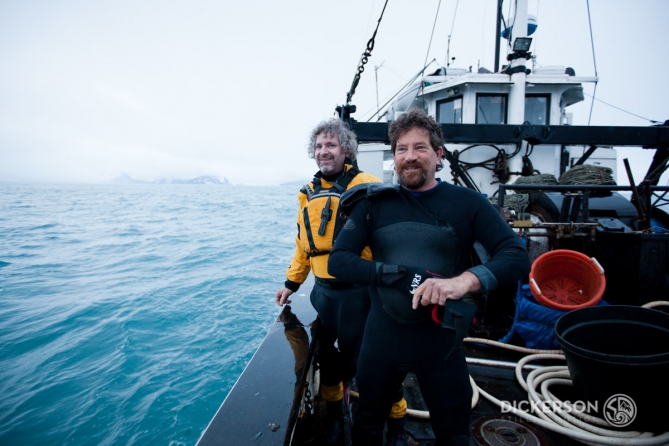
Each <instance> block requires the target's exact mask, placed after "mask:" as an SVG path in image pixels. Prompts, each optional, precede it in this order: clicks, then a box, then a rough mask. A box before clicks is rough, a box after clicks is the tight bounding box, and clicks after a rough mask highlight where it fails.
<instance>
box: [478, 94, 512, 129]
mask: <svg viewBox="0 0 669 446" xmlns="http://www.w3.org/2000/svg"><path fill="white" fill-rule="evenodd" d="M476 123H477V124H506V95H501V94H499V95H497V94H496V95H492V94H478V95H476Z"/></svg>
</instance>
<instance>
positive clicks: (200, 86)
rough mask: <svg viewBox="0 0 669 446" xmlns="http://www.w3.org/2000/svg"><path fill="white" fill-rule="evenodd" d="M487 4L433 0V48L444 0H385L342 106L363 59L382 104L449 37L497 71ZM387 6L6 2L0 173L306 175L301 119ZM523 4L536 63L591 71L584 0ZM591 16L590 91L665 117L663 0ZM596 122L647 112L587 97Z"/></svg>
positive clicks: (364, 102) (332, 101) (598, 4)
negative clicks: (531, 23)
mask: <svg viewBox="0 0 669 446" xmlns="http://www.w3.org/2000/svg"><path fill="white" fill-rule="evenodd" d="M495 3H496V0H462V1H459V2H458V1H457V0H442V2H441V8H440V10H439V15H438V20H437V29H436V31H435V34H434V38H433V41H432V46H431V49H430V52H429V54H427V50H428V44H429V41H430V34H431V31H432V25H433V23H434V19H435V14H436V12H437V6H438V4H439V0H429V1H428V0H390V1H389V4H388V7H387V9H386V12H385V16H384V18H383V21H382V22H381V26H380V29H379V32H378V35H377V38H376V45H375V47H374V50H373V53H372V54H373V55H372V58H371V59H370V61H369V63H368V65H367V69H366V70H365V72H364V73H363V75H362V80H361V82H360V85H359V86H358V90H357V93H356V95H355V96H354V100H353V103H355V104H356V105H357V106H358V113H357V114H356V115H354V117H357V118H358V119H361V118H362V117H363V116H364V115H365V112H367V111H369V110H373V109H375V108H376V82H375V76H374V74H375V69H374V67H375V66H379V65H381V64H382V63H383V66H382V67H381V68H380V69H379V70H378V73H377V74H378V91H379V96H380V99H381V102H383V98H385V97H388V96H389V95H391V94H392V93H394V92H395V90H396V89H397V88H399V87H400V86H401V85H402V84H404V83H405V82H406V81H407V80H408V79H410V78H411V77H412V76H413V75H414V74H415V73H416V72H417V71H419V70H420V69H421V67H422V66H423V62H424V61H425V60H426V59H427V60H431V59H433V58H436V59H437V61H438V62H439V64H442V65H443V64H444V62H445V59H446V51H447V42H448V35H449V34H450V35H451V49H450V55H451V56H452V57H455V58H456V59H455V63H454V65H453V66H455V67H462V68H469V66H472V67H473V70H476V69H477V68H478V66H484V67H487V68H488V69H491V70H492V68H493V66H494V62H493V58H494V38H495V37H494V33H495V23H494V19H495ZM383 4H384V0H338V1H331V0H330V1H321V0H299V1H298V0H294V1H277V0H257V1H246V2H241V1H230V0H228V1H220V0H219V1H171V0H160V1H157V0H156V1H153V0H147V1H140V0H135V1H128V0H109V1H83V0H81V1H74V0H73V1H60V0H48V1H47V0H45V1H31V0H0V181H67V182H98V181H103V180H105V179H109V178H112V177H114V176H117V175H119V174H121V173H126V174H128V175H130V176H131V177H133V178H138V179H143V180H151V179H156V178H161V177H166V178H190V177H194V176H198V175H216V176H219V177H227V178H228V179H229V180H230V181H231V182H233V183H244V184H279V183H283V182H287V181H294V180H305V179H308V178H310V177H311V175H312V174H313V172H314V171H315V170H316V166H315V163H314V162H313V160H311V159H309V158H307V156H306V151H305V144H306V138H307V135H308V132H309V130H310V129H311V128H312V127H313V126H314V125H315V124H316V123H317V122H318V121H320V120H321V119H325V118H328V117H331V116H332V115H333V111H334V107H335V106H336V105H337V104H341V103H343V102H344V101H345V98H346V92H347V91H348V89H349V87H350V84H351V80H352V78H353V75H354V73H355V69H356V66H357V64H358V61H359V58H360V54H361V53H362V51H363V50H364V48H365V46H366V43H367V40H368V39H369V37H370V36H371V34H372V32H373V30H374V27H375V25H376V21H377V19H378V17H379V14H380V12H381V9H382V7H383ZM456 5H457V14H456ZM529 9H530V14H533V15H536V16H537V20H538V24H539V27H538V30H537V32H536V33H535V35H534V36H533V37H534V43H533V48H532V51H533V52H534V53H535V54H536V55H537V57H538V59H537V62H538V64H539V65H540V66H549V65H564V66H571V67H573V68H574V69H575V70H576V74H577V75H579V76H593V75H594V74H595V68H594V64H593V57H592V50H591V44H590V31H589V27H588V10H587V3H586V0H540V1H537V0H529ZM508 10H509V0H506V1H505V4H504V11H505V15H506V14H508ZM590 13H591V18H592V29H593V33H594V45H595V56H596V62H597V71H598V74H599V77H600V82H599V86H598V87H597V98H599V99H601V100H602V101H605V102H608V103H610V104H613V105H615V106H617V107H619V108H622V109H624V110H627V111H629V112H632V113H634V114H637V115H640V116H641V117H643V118H647V119H653V120H657V121H664V120H665V119H669V101H668V98H669V83H668V82H667V81H666V76H667V72H668V70H667V68H668V64H669V62H668V61H667V60H668V58H667V50H666V43H667V42H669V27H667V26H666V19H667V17H669V2H667V1H666V0H636V1H631V0H626V1H622V0H591V1H590ZM507 18H508V17H507ZM451 30H452V32H451ZM433 68H435V67H434V66H433V67H431V69H433ZM592 88H593V87H592V86H586V92H587V93H592ZM590 106H591V99H590V98H589V97H587V96H586V101H585V102H583V103H581V104H578V105H576V106H573V107H571V110H572V111H573V113H574V124H587V121H588V114H589V112H590ZM368 115H369V114H367V116H368ZM591 124H592V125H633V126H645V125H649V124H650V123H649V122H648V121H647V120H644V119H641V118H637V117H634V116H631V115H629V114H626V113H623V112H621V111H618V110H616V109H614V108H611V107H609V106H607V105H604V104H602V103H600V102H595V105H594V111H593V116H592V122H591ZM645 152H647V151H645ZM635 153H636V154H635ZM651 155H652V154H650V153H639V152H638V151H637V152H629V153H628V152H625V154H624V156H630V157H632V156H633V157H635V158H638V160H641V159H647V158H648V157H649V156H651ZM644 167H645V166H644ZM643 173H645V171H644V169H641V171H639V172H638V173H637V172H635V176H642V175H643ZM620 179H621V178H620V175H619V180H620ZM620 182H621V183H622V182H623V181H620Z"/></svg>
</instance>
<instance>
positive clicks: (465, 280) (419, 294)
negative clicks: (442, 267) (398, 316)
mask: <svg viewBox="0 0 669 446" xmlns="http://www.w3.org/2000/svg"><path fill="white" fill-rule="evenodd" d="M480 288H481V282H479V279H478V278H477V277H476V276H475V275H474V274H472V273H470V272H467V271H465V272H464V273H462V274H460V275H459V276H458V277H453V278H452V279H427V280H426V281H425V282H423V283H421V284H420V286H419V287H418V288H416V291H414V293H413V301H412V302H411V306H412V308H413V309H414V310H415V309H416V308H418V304H419V303H420V304H421V305H423V306H427V305H431V304H436V305H445V304H446V300H448V299H453V300H458V299H460V298H461V297H462V296H464V295H465V294H467V293H475V292H477V291H478V290H479V289H480Z"/></svg>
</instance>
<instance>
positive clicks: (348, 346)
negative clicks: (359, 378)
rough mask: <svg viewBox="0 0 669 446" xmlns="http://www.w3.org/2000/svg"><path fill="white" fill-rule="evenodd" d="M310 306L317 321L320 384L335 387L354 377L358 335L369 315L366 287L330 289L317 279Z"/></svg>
mask: <svg viewBox="0 0 669 446" xmlns="http://www.w3.org/2000/svg"><path fill="white" fill-rule="evenodd" d="M334 286H335V287H336V286H337V285H334ZM339 286H340V287H341V286H342V285H341V284H339ZM311 304H312V305H313V306H314V308H315V309H316V311H317V312H318V315H319V317H320V321H321V322H320V323H321V330H320V339H319V344H318V345H319V353H318V361H319V363H320V365H321V384H323V385H325V386H336V385H337V384H339V383H340V382H342V381H350V380H351V379H352V378H353V376H355V374H356V365H357V360H358V353H359V351H360V343H361V341H362V333H363V330H364V328H365V320H366V319H367V313H369V306H370V302H369V291H368V287H366V286H349V287H347V288H333V287H332V286H330V285H328V284H327V283H326V281H324V280H322V279H321V280H317V281H316V284H315V285H314V288H313V289H312V291H311ZM335 342H336V346H335Z"/></svg>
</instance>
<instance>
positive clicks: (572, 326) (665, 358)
mask: <svg viewBox="0 0 669 446" xmlns="http://www.w3.org/2000/svg"><path fill="white" fill-rule="evenodd" d="M555 338H556V339H557V341H558V342H559V343H560V346H562V349H563V350H564V354H565V357H566V359H567V366H568V367H569V373H570V374H571V378H572V381H573V382H574V385H575V386H576V387H577V389H579V390H580V391H581V393H582V394H583V396H584V397H585V401H584V403H588V402H589V403H591V404H592V406H591V408H592V407H593V406H595V405H596V406H595V407H596V408H597V412H598V414H599V416H600V417H602V418H604V419H606V420H607V421H609V423H611V426H612V427H614V428H616V427H618V428H622V429H625V430H630V429H636V430H649V431H652V432H656V433H657V432H664V431H669V421H668V420H669V314H665V313H662V312H661V311H657V310H651V309H647V308H641V307H634V306H625V305H605V306H598V307H588V308H581V309H578V310H574V311H571V312H569V313H567V314H565V315H563V316H562V317H560V319H558V321H557V323H556V324H555ZM630 400H631V402H630ZM630 420H633V421H630Z"/></svg>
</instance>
